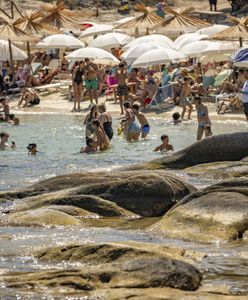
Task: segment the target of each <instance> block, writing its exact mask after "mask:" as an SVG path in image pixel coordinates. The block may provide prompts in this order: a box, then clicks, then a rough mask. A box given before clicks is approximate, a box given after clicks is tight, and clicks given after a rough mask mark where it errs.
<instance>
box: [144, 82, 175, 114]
mask: <svg viewBox="0 0 248 300" xmlns="http://www.w3.org/2000/svg"><path fill="white" fill-rule="evenodd" d="M172 95H173V91H172V84H167V85H165V86H162V87H158V90H157V92H156V94H155V95H154V97H153V99H152V101H151V102H150V104H149V105H148V107H147V108H161V105H162V104H164V103H166V102H167V101H166V100H167V99H170V97H172Z"/></svg>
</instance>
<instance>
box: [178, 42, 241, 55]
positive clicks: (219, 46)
mask: <svg viewBox="0 0 248 300" xmlns="http://www.w3.org/2000/svg"><path fill="white" fill-rule="evenodd" d="M238 48H239V45H238V43H235V42H211V41H197V42H193V43H190V44H188V45H186V46H184V47H182V48H181V49H180V52H181V53H183V54H185V55H186V56H188V57H201V56H203V55H207V54H218V53H230V52H233V51H235V49H238Z"/></svg>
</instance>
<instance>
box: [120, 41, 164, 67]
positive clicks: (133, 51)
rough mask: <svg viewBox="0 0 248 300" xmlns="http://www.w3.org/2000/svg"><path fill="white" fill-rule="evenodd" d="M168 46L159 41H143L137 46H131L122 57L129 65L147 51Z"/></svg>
mask: <svg viewBox="0 0 248 300" xmlns="http://www.w3.org/2000/svg"><path fill="white" fill-rule="evenodd" d="M160 48H166V47H164V46H163V45H161V44H158V43H154V42H151V43H141V44H138V45H136V46H133V47H131V48H129V49H128V50H127V51H125V52H124V53H122V55H121V58H122V59H123V60H125V61H126V62H127V63H128V65H130V64H132V63H133V62H134V61H135V60H136V59H137V58H138V57H139V56H141V55H142V54H143V53H145V52H147V51H151V50H154V49H160Z"/></svg>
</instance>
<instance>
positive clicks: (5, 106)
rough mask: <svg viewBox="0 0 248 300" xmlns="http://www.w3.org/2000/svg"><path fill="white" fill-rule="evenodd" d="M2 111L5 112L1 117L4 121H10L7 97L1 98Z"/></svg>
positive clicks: (0, 108)
mask: <svg viewBox="0 0 248 300" xmlns="http://www.w3.org/2000/svg"><path fill="white" fill-rule="evenodd" d="M0 112H1V113H3V114H4V116H3V117H2V118H1V119H2V121H4V122H8V121H9V104H8V103H7V100H6V99H5V98H1V99H0Z"/></svg>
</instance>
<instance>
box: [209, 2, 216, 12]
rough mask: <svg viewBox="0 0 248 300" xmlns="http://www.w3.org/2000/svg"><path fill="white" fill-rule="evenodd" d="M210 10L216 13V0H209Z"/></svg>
mask: <svg viewBox="0 0 248 300" xmlns="http://www.w3.org/2000/svg"><path fill="white" fill-rule="evenodd" d="M209 5H210V10H211V11H213V10H214V11H217V0H209Z"/></svg>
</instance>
